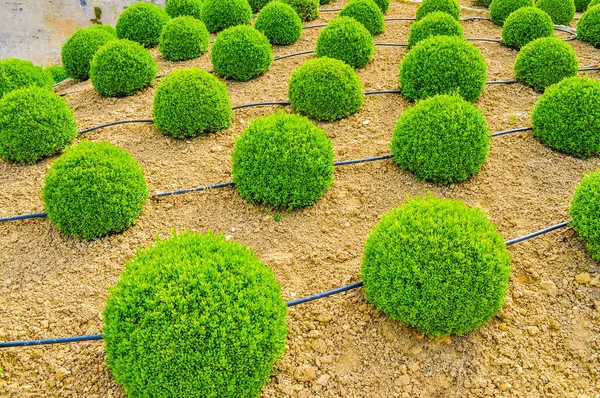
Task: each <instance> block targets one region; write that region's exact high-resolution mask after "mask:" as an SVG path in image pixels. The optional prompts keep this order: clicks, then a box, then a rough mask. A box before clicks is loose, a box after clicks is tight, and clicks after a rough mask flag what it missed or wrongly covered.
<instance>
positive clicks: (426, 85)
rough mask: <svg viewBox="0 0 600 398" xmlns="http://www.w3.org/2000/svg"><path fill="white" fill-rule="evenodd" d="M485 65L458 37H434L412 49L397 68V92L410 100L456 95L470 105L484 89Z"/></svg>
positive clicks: (471, 45) (472, 47)
mask: <svg viewBox="0 0 600 398" xmlns="http://www.w3.org/2000/svg"><path fill="white" fill-rule="evenodd" d="M486 79H487V64H486V62H485V59H484V58H483V56H482V55H481V53H480V52H479V50H478V49H477V47H475V46H474V45H473V44H471V43H469V42H467V41H465V40H463V39H462V38H460V37H448V36H434V37H430V38H429V39H425V40H422V41H421V42H420V43H419V44H417V45H416V46H414V47H413V48H412V49H411V50H410V52H409V53H408V54H406V56H405V57H404V60H402V63H401V64H400V88H401V90H402V94H404V96H406V97H407V98H409V99H411V100H419V99H423V98H428V97H432V96H434V95H436V94H459V95H460V96H462V97H463V98H464V99H466V100H467V101H470V102H474V101H475V100H476V99H477V98H479V96H480V95H481V93H483V89H484V88H485V82H486Z"/></svg>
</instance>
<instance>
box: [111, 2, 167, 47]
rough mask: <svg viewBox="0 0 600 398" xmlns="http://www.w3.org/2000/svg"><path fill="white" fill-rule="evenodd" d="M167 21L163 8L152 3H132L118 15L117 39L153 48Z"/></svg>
mask: <svg viewBox="0 0 600 398" xmlns="http://www.w3.org/2000/svg"><path fill="white" fill-rule="evenodd" d="M168 20H169V14H167V12H166V11H165V9H164V8H162V7H159V6H157V5H155V4H152V3H146V2H139V3H134V4H132V5H130V6H129V7H127V8H126V9H124V10H123V12H121V15H119V19H118V20H117V25H116V27H117V37H118V38H119V39H127V40H132V41H135V42H138V43H140V44H142V45H143V46H144V47H155V46H156V45H157V44H158V42H159V39H160V34H161V32H162V30H163V28H164V27H165V25H166V24H167V21H168Z"/></svg>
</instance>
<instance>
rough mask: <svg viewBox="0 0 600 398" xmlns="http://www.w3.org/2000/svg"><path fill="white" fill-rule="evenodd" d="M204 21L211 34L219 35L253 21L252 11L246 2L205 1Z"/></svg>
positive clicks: (203, 7) (229, 0)
mask: <svg viewBox="0 0 600 398" xmlns="http://www.w3.org/2000/svg"><path fill="white" fill-rule="evenodd" d="M202 20H203V21H204V23H205V24H206V28H207V29H208V31H209V32H210V33H217V32H220V31H222V30H224V29H227V28H230V27H232V26H236V25H248V24H249V23H250V21H252V9H251V8H250V4H248V1H246V0H204V5H203V6H202Z"/></svg>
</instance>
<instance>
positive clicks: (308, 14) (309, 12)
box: [281, 0, 319, 22]
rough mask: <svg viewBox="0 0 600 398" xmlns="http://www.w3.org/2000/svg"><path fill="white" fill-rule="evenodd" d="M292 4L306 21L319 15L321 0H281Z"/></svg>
mask: <svg viewBox="0 0 600 398" xmlns="http://www.w3.org/2000/svg"><path fill="white" fill-rule="evenodd" d="M281 1H283V2H284V3H286V4H289V5H290V6H292V8H293V9H294V10H296V12H297V13H298V16H299V17H300V19H301V20H303V21H304V22H308V21H312V20H314V19H317V18H318V17H319V0H281Z"/></svg>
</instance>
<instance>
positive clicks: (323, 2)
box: [319, 0, 331, 6]
mask: <svg viewBox="0 0 600 398" xmlns="http://www.w3.org/2000/svg"><path fill="white" fill-rule="evenodd" d="M329 3H331V0H320V1H319V4H321V5H322V6H324V5H325V4H329Z"/></svg>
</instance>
